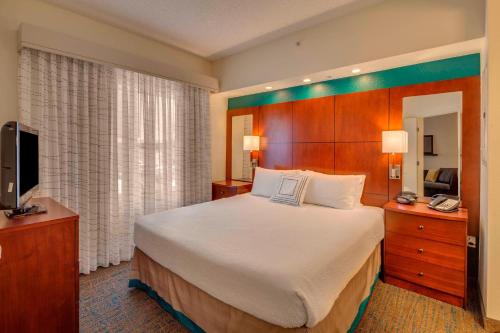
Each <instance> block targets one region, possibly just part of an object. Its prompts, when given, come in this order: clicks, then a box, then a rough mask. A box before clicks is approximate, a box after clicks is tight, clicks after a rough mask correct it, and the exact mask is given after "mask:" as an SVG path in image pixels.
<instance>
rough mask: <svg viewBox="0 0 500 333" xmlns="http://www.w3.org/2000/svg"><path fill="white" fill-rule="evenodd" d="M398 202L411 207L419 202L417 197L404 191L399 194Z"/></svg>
mask: <svg viewBox="0 0 500 333" xmlns="http://www.w3.org/2000/svg"><path fill="white" fill-rule="evenodd" d="M396 201H397V202H398V203H401V204H405V205H411V204H413V203H415V201H417V195H416V194H415V193H413V192H410V191H403V192H401V193H399V194H398V196H397V197H396Z"/></svg>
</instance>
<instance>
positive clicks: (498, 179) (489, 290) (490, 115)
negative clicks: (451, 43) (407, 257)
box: [479, 0, 500, 320]
mask: <svg viewBox="0 0 500 333" xmlns="http://www.w3.org/2000/svg"><path fill="white" fill-rule="evenodd" d="M487 16H488V18H487V43H488V45H487V55H486V61H487V66H488V67H487V77H486V89H487V90H486V91H487V94H486V96H485V102H486V106H487V110H488V112H487V124H486V127H487V128H486V130H487V148H488V149H487V161H486V162H487V165H484V164H483V172H486V173H487V189H486V191H487V193H486V200H487V203H486V205H487V210H486V211H484V210H482V212H483V213H485V214H486V216H482V221H481V224H486V225H485V226H481V234H482V235H483V240H482V244H481V252H480V253H481V257H480V269H479V271H480V279H479V281H480V288H481V294H482V298H483V302H484V305H485V308H486V316H487V317H489V318H492V319H496V320H500V260H499V258H500V204H499V203H500V173H499V172H498V170H500V94H499V91H500V1H498V0H488V3H487ZM483 198H484V196H483Z"/></svg>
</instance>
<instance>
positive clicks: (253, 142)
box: [243, 135, 259, 151]
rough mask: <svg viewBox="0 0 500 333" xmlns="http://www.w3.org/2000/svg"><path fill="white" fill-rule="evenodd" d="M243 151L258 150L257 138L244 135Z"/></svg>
mask: <svg viewBox="0 0 500 333" xmlns="http://www.w3.org/2000/svg"><path fill="white" fill-rule="evenodd" d="M243 150H253V151H257V150H259V137H258V136H257V135H244V136H243Z"/></svg>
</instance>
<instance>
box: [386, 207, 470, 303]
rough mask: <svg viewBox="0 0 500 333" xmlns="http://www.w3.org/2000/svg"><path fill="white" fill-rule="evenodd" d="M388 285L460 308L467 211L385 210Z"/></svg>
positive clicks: (464, 292) (463, 289) (464, 288)
mask: <svg viewBox="0 0 500 333" xmlns="http://www.w3.org/2000/svg"><path fill="white" fill-rule="evenodd" d="M384 209H385V240H384V277H385V282H386V283H389V284H393V285H396V286H398V287H401V288H405V289H408V290H411V291H414V292H417V293H420V294H423V295H426V296H429V297H433V298H436V299H438V300H441V301H443V302H447V303H450V304H453V305H456V306H461V307H463V306H464V305H465V304H466V298H467V219H468V214H467V209H463V208H461V209H460V210H459V211H458V212H454V213H441V212H438V211H435V210H432V209H430V208H428V207H427V205H426V204H424V203H416V204H415V205H401V204H398V203H396V202H394V201H391V202H388V203H387V204H385V205H384Z"/></svg>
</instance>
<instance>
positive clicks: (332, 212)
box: [135, 194, 384, 328]
mask: <svg viewBox="0 0 500 333" xmlns="http://www.w3.org/2000/svg"><path fill="white" fill-rule="evenodd" d="M383 234H384V223H383V210H382V209H380V208H377V207H369V206H361V207H358V208H356V209H353V210H338V209H333V208H329V207H320V206H316V205H304V206H301V207H293V206H287V205H282V204H278V203H273V202H270V201H269V200H268V199H267V198H262V197H256V196H252V195H251V194H245V195H239V196H235V197H232V198H227V199H221V200H217V201H211V202H206V203H203V204H198V205H193V206H189V207H183V208H178V209H173V210H169V211H165V212H161V213H156V214H151V215H146V216H143V217H140V218H139V219H138V220H137V222H136V224H135V244H136V246H137V247H138V248H139V249H140V250H141V251H142V252H144V253H145V254H146V255H148V256H149V257H150V258H151V259H153V260H154V261H155V262H157V263H159V264H160V265H162V266H163V267H165V268H167V269H169V270H170V271H171V272H173V273H175V274H177V275H178V276H180V277H181V278H183V279H184V280H186V281H187V282H189V283H191V284H192V285H194V286H196V287H198V288H200V289H201V290H203V291H205V292H206V293H207V294H209V295H211V296H213V297H214V298H216V299H218V300H220V301H222V302H224V303H226V304H229V305H231V306H233V307H235V308H237V309H239V310H241V311H244V312H246V313H249V314H251V315H253V316H255V317H257V318H259V319H262V320H264V321H267V322H269V323H271V324H274V325H278V326H281V327H286V328H288V327H290V328H291V327H301V326H308V327H313V326H315V325H316V324H317V323H318V322H320V321H321V320H322V319H323V318H325V316H326V315H327V314H328V313H329V312H330V309H331V308H332V305H333V304H334V302H335V300H336V299H337V297H338V295H339V294H340V293H341V291H342V290H343V289H344V287H345V286H346V285H347V283H348V282H349V281H350V280H351V279H352V278H353V277H354V276H355V275H356V273H357V272H358V271H359V270H360V268H361V267H362V266H363V264H364V263H365V262H366V260H367V259H368V257H369V256H370V254H371V253H372V252H373V250H374V249H375V247H376V246H377V244H378V243H379V242H380V241H381V240H382V238H383Z"/></svg>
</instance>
